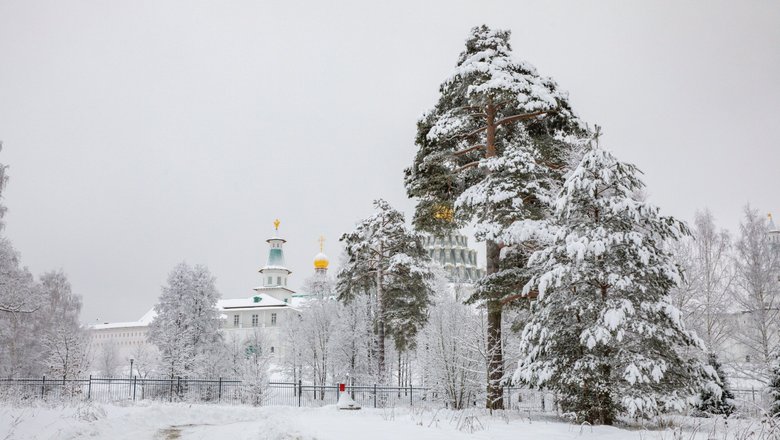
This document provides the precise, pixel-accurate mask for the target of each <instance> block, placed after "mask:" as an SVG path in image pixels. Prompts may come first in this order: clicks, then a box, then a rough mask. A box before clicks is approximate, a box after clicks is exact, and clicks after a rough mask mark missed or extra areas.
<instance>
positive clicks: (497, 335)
mask: <svg viewBox="0 0 780 440" xmlns="http://www.w3.org/2000/svg"><path fill="white" fill-rule="evenodd" d="M485 114H486V116H487V117H486V121H485V123H486V125H487V130H486V133H485V134H486V148H485V156H486V157H493V156H496V107H495V106H494V105H493V104H492V103H489V104H488V105H487V107H486V108H485ZM485 250H486V256H487V270H486V275H487V276H489V275H491V274H494V273H496V272H498V266H499V264H500V261H499V255H500V250H501V247H500V246H499V244H498V243H496V242H495V241H492V240H488V241H487V243H486V246H485ZM501 307H502V306H501V301H500V300H499V299H497V298H494V299H491V300H489V301H488V302H487V313H488V315H487V332H488V334H487V353H488V371H487V376H488V377H487V379H488V383H487V404H486V406H487V408H488V409H504V398H503V397H504V389H503V388H502V387H501V379H503V377H504V353H503V349H502V347H501Z"/></svg>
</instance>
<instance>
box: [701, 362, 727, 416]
mask: <svg viewBox="0 0 780 440" xmlns="http://www.w3.org/2000/svg"><path fill="white" fill-rule="evenodd" d="M707 363H708V364H709V365H710V367H712V368H713V369H714V370H715V372H716V373H717V374H718V378H720V387H721V390H722V392H720V393H718V392H713V390H712V389H711V388H710V387H706V386H705V387H704V389H702V391H701V395H700V396H699V397H700V399H701V402H699V404H698V405H696V409H697V410H698V412H699V413H701V414H702V415H704V416H709V415H722V416H726V417H728V416H730V415H731V414H732V413H733V412H734V411H736V410H737V407H736V406H735V405H734V393H732V392H731V387H730V386H729V383H728V380H727V379H726V373H725V372H724V371H723V367H722V366H721V364H720V361H718V356H717V355H716V354H715V353H712V352H710V354H709V355H707Z"/></svg>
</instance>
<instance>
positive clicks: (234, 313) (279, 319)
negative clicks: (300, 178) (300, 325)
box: [90, 220, 329, 363]
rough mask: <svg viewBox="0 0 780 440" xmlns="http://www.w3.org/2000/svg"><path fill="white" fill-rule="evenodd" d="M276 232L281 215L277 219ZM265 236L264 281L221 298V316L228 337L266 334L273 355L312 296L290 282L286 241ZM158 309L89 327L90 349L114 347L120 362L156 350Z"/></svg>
mask: <svg viewBox="0 0 780 440" xmlns="http://www.w3.org/2000/svg"><path fill="white" fill-rule="evenodd" d="M274 226H275V231H276V234H278V231H279V220H276V221H274ZM276 234H275V235H274V236H273V237H271V238H269V239H268V240H266V242H267V243H268V259H267V261H266V264H265V265H264V266H263V267H261V268H260V270H259V272H260V281H261V285H260V286H258V287H255V288H254V291H255V293H254V294H253V295H252V296H249V297H244V298H232V299H221V300H219V301H218V302H217V305H216V307H217V309H219V311H220V312H221V317H222V319H223V324H222V329H223V331H224V336H225V340H226V341H228V342H239V343H244V342H246V341H250V340H256V339H257V337H258V335H259V334H261V335H262V339H263V342H264V345H267V346H268V350H269V351H270V353H271V354H278V353H279V350H280V348H281V345H282V344H281V336H282V335H281V332H282V324H283V323H284V322H286V321H288V320H290V319H294V318H296V317H297V316H298V313H299V309H298V306H300V305H301V304H302V303H303V302H305V301H306V300H307V299H308V297H309V295H306V294H296V293H295V292H294V291H293V290H292V289H290V288H288V287H287V280H288V278H289V277H290V275H291V274H292V271H290V270H289V269H288V268H287V266H286V265H285V262H284V243H286V240H285V239H283V238H281V237H278V236H277V235H276ZM328 264H329V261H328V257H327V256H326V255H325V254H323V253H322V249H320V253H319V254H317V256H316V257H315V259H314V267H315V270H316V272H317V273H318V274H324V273H325V272H326V271H327V269H328ZM155 316H156V312H155V311H154V309H151V310H149V311H148V312H146V313H145V314H144V315H143V316H142V317H141V318H140V319H139V320H138V321H132V322H115V323H103V324H95V325H91V326H90V333H91V339H90V342H91V345H92V351H93V353H95V354H96V356H95V357H96V359H97V360H98V362H99V359H100V357H101V356H100V352H101V350H104V349H106V347H111V346H113V347H115V348H116V352H117V357H118V361H119V362H120V363H126V362H129V360H130V359H133V358H134V357H135V358H138V357H139V354H140V353H142V352H143V351H144V350H156V347H155V346H154V344H151V343H150V342H149V341H147V331H148V329H149V324H150V323H151V322H152V320H153V319H154V317H155Z"/></svg>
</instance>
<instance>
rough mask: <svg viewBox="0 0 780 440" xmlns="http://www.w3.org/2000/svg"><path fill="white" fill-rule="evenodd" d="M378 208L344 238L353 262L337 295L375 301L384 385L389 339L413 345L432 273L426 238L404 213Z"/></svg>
mask: <svg viewBox="0 0 780 440" xmlns="http://www.w3.org/2000/svg"><path fill="white" fill-rule="evenodd" d="M374 209H375V212H374V213H373V214H372V215H370V216H369V217H367V218H366V219H364V220H362V221H361V222H360V223H358V225H357V227H356V228H355V229H354V230H353V231H352V232H348V233H346V234H344V235H343V236H342V237H341V241H342V242H343V243H344V247H345V248H346V253H347V257H348V260H347V261H346V263H345V264H344V265H343V267H342V269H341V270H340V271H339V273H338V276H337V286H336V292H337V294H338V298H339V300H340V301H344V302H349V301H351V300H352V299H353V298H355V297H356V296H358V295H369V296H370V298H371V299H372V300H373V302H374V307H372V308H371V310H373V311H374V312H375V315H374V316H373V321H374V328H375V331H376V340H377V344H376V345H377V347H376V353H377V361H376V362H377V364H376V365H377V368H378V371H377V373H378V381H379V382H380V383H385V380H386V378H387V372H386V367H385V339H386V336H390V337H392V339H393V341H394V342H395V345H396V347H397V348H398V349H399V350H404V349H405V348H407V347H408V346H410V345H411V344H412V342H413V341H414V337H415V335H416V333H417V330H418V329H419V328H420V327H421V326H422V324H423V323H424V322H425V319H426V310H427V308H428V304H429V303H430V296H431V294H432V290H431V286H430V284H429V280H430V278H431V272H430V268H429V257H428V253H427V252H426V251H425V248H424V247H423V244H422V236H421V235H420V234H418V233H416V232H414V231H412V230H410V229H409V228H408V227H407V226H406V225H405V222H404V216H403V214H402V213H400V212H399V211H397V210H395V209H393V208H392V207H391V206H390V204H389V203H387V202H386V201H384V200H381V199H380V200H376V201H374Z"/></svg>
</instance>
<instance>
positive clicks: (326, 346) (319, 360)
mask: <svg viewBox="0 0 780 440" xmlns="http://www.w3.org/2000/svg"><path fill="white" fill-rule="evenodd" d="M339 312H340V310H339V305H338V303H336V302H335V301H332V300H327V299H325V300H322V299H314V300H311V301H309V302H308V303H307V304H306V305H305V306H303V307H302V308H301V320H300V327H301V331H302V334H303V335H304V337H303V341H302V342H303V345H302V347H301V350H302V359H303V363H304V364H305V366H306V369H307V370H308V372H309V373H310V375H311V379H312V382H313V383H314V384H315V385H320V386H323V387H324V386H325V385H327V384H328V380H329V379H331V380H332V379H335V377H334V367H333V361H334V356H333V351H334V349H335V347H334V343H335V333H336V331H337V330H338V322H339ZM324 393H325V391H324V389H323V390H322V392H321V393H320V398H323V399H324V397H325V396H324Z"/></svg>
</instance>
